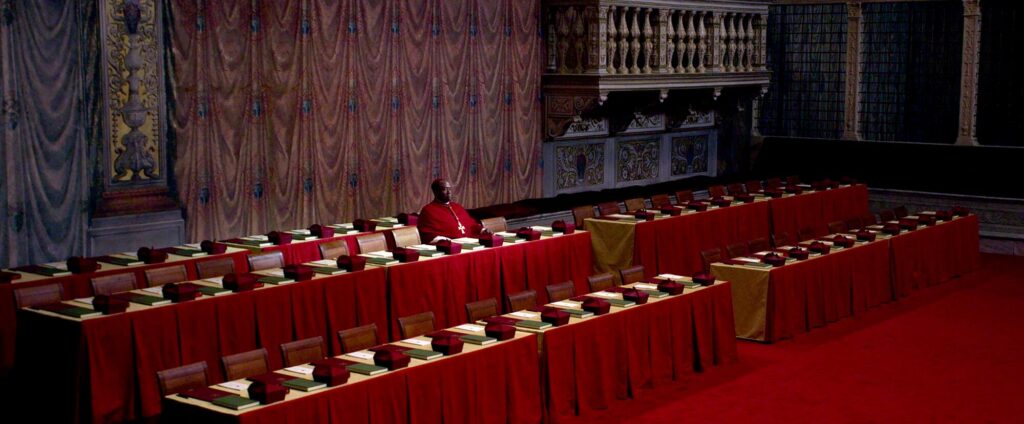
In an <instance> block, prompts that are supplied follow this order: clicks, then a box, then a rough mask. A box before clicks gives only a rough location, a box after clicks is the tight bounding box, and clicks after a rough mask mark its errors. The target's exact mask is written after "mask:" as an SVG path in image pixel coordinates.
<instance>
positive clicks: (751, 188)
mask: <svg viewBox="0 0 1024 424" xmlns="http://www.w3.org/2000/svg"><path fill="white" fill-rule="evenodd" d="M743 187H744V188H746V189H747V193H757V192H759V191H761V190H762V189H763V188H764V187H761V182H760V181H758V180H750V181H747V182H745V183H743Z"/></svg>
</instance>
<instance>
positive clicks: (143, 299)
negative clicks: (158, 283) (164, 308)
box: [131, 293, 171, 306]
mask: <svg viewBox="0 0 1024 424" xmlns="http://www.w3.org/2000/svg"><path fill="white" fill-rule="evenodd" d="M131 302H132V303H138V304H140V305H149V306H155V305H166V304H169V303H171V299H164V298H162V297H156V296H147V295H144V294H134V293H133V294H132V298H131Z"/></svg>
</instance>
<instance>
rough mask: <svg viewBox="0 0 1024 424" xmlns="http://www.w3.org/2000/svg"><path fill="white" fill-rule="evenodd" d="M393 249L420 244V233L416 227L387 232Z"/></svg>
mask: <svg viewBox="0 0 1024 424" xmlns="http://www.w3.org/2000/svg"><path fill="white" fill-rule="evenodd" d="M389 235H390V237H391V238H392V241H393V242H394V243H395V247H406V246H414V245H417V244H420V232H419V230H417V229H416V227H401V228H395V229H394V230H391V231H390V232H389Z"/></svg>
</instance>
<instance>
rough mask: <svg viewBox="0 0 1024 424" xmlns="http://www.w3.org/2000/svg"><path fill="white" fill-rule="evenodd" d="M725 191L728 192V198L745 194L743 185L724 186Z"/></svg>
mask: <svg viewBox="0 0 1024 424" xmlns="http://www.w3.org/2000/svg"><path fill="white" fill-rule="evenodd" d="M725 190H726V191H728V192H729V195H730V196H735V195H737V194H743V193H746V192H747V190H746V188H744V187H743V184H741V183H732V184H729V185H727V186H725Z"/></svg>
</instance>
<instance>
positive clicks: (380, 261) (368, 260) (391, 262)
mask: <svg viewBox="0 0 1024 424" xmlns="http://www.w3.org/2000/svg"><path fill="white" fill-rule="evenodd" d="M366 263H368V264H372V265H394V264H397V263H398V260H397V259H389V258H374V257H368V258H366Z"/></svg>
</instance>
